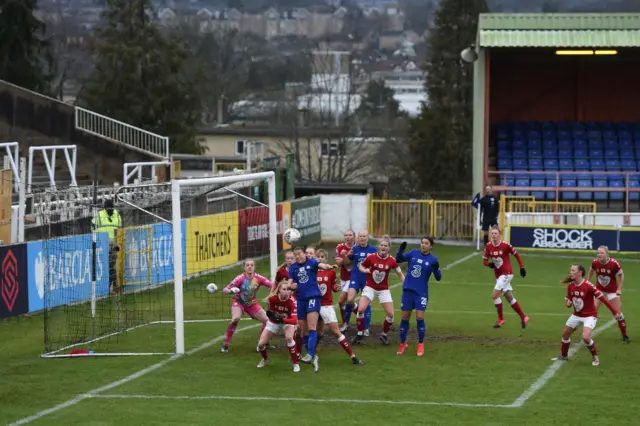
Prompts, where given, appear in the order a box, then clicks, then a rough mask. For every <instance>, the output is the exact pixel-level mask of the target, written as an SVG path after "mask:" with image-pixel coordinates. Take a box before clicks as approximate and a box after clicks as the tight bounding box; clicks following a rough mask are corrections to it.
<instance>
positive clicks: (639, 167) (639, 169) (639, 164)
mask: <svg viewBox="0 0 640 426" xmlns="http://www.w3.org/2000/svg"><path fill="white" fill-rule="evenodd" d="M637 164H638V167H636V170H638V171H640V160H638V163H637Z"/></svg>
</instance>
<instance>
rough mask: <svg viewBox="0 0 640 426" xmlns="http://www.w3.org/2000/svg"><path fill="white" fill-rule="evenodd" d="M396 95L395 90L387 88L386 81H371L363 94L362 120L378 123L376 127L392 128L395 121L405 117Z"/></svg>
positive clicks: (360, 108)
mask: <svg viewBox="0 0 640 426" xmlns="http://www.w3.org/2000/svg"><path fill="white" fill-rule="evenodd" d="M394 94H395V93H394V91H393V89H391V88H389V87H387V85H386V84H385V83H384V80H371V81H370V82H369V84H368V85H367V88H366V89H365V91H364V93H363V94H362V102H361V103H360V107H359V112H360V113H361V114H360V118H361V119H362V120H367V121H368V122H371V123H376V124H377V126H376V127H383V128H389V127H391V126H392V125H393V121H394V120H395V119H396V118H398V116H400V115H403V114H402V113H401V112H400V103H399V102H398V101H397V100H396V99H395V98H394Z"/></svg>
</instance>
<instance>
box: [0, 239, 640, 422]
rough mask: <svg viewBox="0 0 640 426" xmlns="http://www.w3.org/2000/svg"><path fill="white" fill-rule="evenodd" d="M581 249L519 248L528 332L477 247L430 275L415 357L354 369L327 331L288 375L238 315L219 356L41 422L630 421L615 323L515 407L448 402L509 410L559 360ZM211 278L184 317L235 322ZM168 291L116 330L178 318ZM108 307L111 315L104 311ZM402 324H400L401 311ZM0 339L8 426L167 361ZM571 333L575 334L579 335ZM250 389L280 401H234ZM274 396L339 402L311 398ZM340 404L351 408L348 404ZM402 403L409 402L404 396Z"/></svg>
mask: <svg viewBox="0 0 640 426" xmlns="http://www.w3.org/2000/svg"><path fill="white" fill-rule="evenodd" d="M470 253H472V251H471V249H470V248H462V247H443V246H438V248H437V255H438V256H439V257H440V263H441V265H447V264H450V263H452V262H455V261H457V260H459V259H461V258H463V257H465V256H467V255H469V254H470ZM570 255H571V254H570ZM581 256H584V255H580V254H576V255H575V260H572V259H574V258H567V257H570V256H567V257H560V256H558V255H557V254H541V255H538V254H530V255H529V254H527V253H524V260H525V264H526V266H527V270H528V275H527V277H526V278H525V279H521V278H519V277H517V278H515V279H514V283H513V285H514V289H515V291H514V294H515V296H516V298H517V299H518V300H519V301H520V303H521V305H522V307H523V308H524V310H525V312H526V313H527V314H528V315H529V316H530V317H531V322H530V323H529V326H528V328H527V329H526V330H522V329H521V328H520V324H519V320H518V318H517V316H516V315H515V314H514V313H513V312H511V311H510V309H509V308H508V307H505V312H506V313H507V316H506V320H507V321H506V324H505V326H504V327H503V328H502V329H499V330H495V329H493V328H492V325H493V323H494V322H495V312H494V309H493V304H492V301H491V297H490V294H491V290H492V288H493V283H494V279H493V274H492V272H491V271H489V270H488V269H487V268H483V267H482V262H481V260H480V257H479V255H475V256H474V257H472V258H470V259H468V260H466V261H464V262H461V263H458V264H456V265H455V266H453V267H451V268H450V269H447V270H445V271H444V278H443V281H442V282H441V283H437V282H435V281H434V282H433V283H432V285H431V293H430V302H429V310H428V311H427V326H428V331H427V333H428V336H429V340H428V342H427V345H426V353H425V356H424V357H423V358H417V357H416V356H415V344H414V343H413V342H411V345H410V348H409V350H408V352H407V354H405V355H404V356H402V357H400V356H397V355H396V354H395V351H396V349H397V346H396V344H397V336H396V335H394V336H392V337H393V339H392V345H391V346H389V347H385V346H382V345H380V344H379V342H378V341H377V338H376V337H375V336H372V337H371V338H370V339H369V340H368V341H367V342H366V343H365V344H364V345H361V346H356V347H355V350H356V353H357V355H358V356H359V357H360V358H362V359H363V361H364V362H365V364H364V365H363V366H354V365H351V364H350V362H349V360H348V358H347V357H346V355H345V354H344V352H343V351H342V350H341V349H340V348H339V347H338V346H337V345H335V343H333V342H331V340H332V339H331V338H329V337H328V336H326V337H325V341H324V342H323V344H322V345H321V347H320V349H319V355H320V359H321V362H320V365H321V369H320V372H319V373H318V374H314V373H313V372H312V371H311V369H310V367H309V366H306V365H303V366H302V372H301V373H300V374H297V375H294V374H293V373H292V372H291V367H290V365H289V364H288V362H287V360H288V356H287V353H286V351H285V350H283V349H279V350H274V351H272V353H271V360H270V364H269V365H268V367H267V368H265V369H263V370H258V369H256V364H257V362H258V361H259V355H258V354H256V352H255V345H256V342H257V338H258V333H259V330H260V329H259V327H257V326H256V323H255V322H252V321H242V322H241V324H240V327H247V326H253V327H252V328H250V329H247V330H244V331H241V332H239V333H237V334H236V336H235V338H234V341H233V345H232V348H231V352H230V353H228V354H221V353H220V352H219V342H218V341H215V343H213V344H211V345H210V346H208V347H206V348H204V349H201V350H199V351H197V352H195V353H192V354H191V355H189V356H186V357H183V358H180V359H177V360H175V361H172V362H169V363H166V364H163V365H162V366H160V367H159V368H156V369H155V370H153V371H150V372H148V373H147V374H144V375H141V376H140V377H138V378H136V379H134V380H129V381H127V382H126V383H123V384H121V385H120V386H115V387H113V388H110V389H107V390H104V391H103V392H100V393H99V394H97V396H100V395H103V396H105V395H106V396H109V395H111V396H112V397H109V398H102V397H100V398H98V397H95V398H86V399H82V400H81V401H79V402H77V403H75V404H72V405H69V406H67V407H65V408H61V409H59V410H56V411H54V412H52V413H50V414H48V415H46V416H43V417H41V418H40V419H37V420H35V421H33V424H67V425H68V424H90V425H91V424H95V425H98V424H100V425H107V424H118V425H122V424H127V425H128V424H131V425H147V424H149V425H152V424H159V423H176V424H178V423H180V424H203V425H204V424H206V425H210V424H215V425H238V424H240V423H242V424H244V423H246V424H253V423H256V422H259V423H261V424H279V425H300V424H309V425H314V424H375V425H387V424H398V423H413V424H419V425H423V424H428V425H439V424H443V425H519V424H526V425H550V424H570V425H573V424H585V423H593V424H599V425H606V424H611V425H613V424H615V425H625V424H629V425H631V424H637V423H636V422H637V420H634V418H633V417H631V416H632V413H633V412H636V410H637V409H638V405H639V404H638V402H636V398H635V393H636V392H637V387H638V385H637V384H638V379H639V378H640V377H639V375H640V374H639V371H640V370H639V368H638V359H640V357H639V356H638V355H640V353H639V351H638V349H637V346H636V345H637V344H636V343H635V342H634V343H632V344H630V345H626V344H624V343H623V342H622V340H621V338H620V333H619V331H618V329H617V327H616V326H615V325H613V326H611V327H609V328H607V329H605V330H603V331H602V332H601V333H600V334H599V335H598V336H597V337H596V338H595V340H596V342H597V345H598V348H599V350H600V353H601V365H600V367H598V368H594V367H592V366H591V363H590V356H589V354H588V352H587V351H586V350H584V349H582V350H579V351H578V352H577V353H576V355H575V356H574V357H573V359H572V360H571V361H570V362H568V363H567V364H565V365H563V366H562V367H561V368H560V369H559V370H558V371H557V373H556V374H555V375H554V376H553V377H552V378H551V379H550V380H549V381H548V382H546V383H545V385H544V386H543V387H542V388H540V389H539V391H538V392H536V393H535V394H534V395H533V396H532V397H531V398H530V399H528V400H527V401H526V402H525V403H524V405H523V406H521V407H518V408H514V407H509V408H503V407H495V406H494V407H478V406H473V407H466V406H450V405H445V404H449V403H458V404H489V405H511V404H513V403H514V401H516V399H517V398H518V397H519V396H520V395H521V394H523V392H525V391H526V390H527V389H528V388H529V387H530V386H531V385H532V384H533V383H534V382H536V380H538V379H539V378H540V376H542V375H543V374H544V373H545V372H546V371H547V369H548V368H549V367H550V366H551V365H552V362H551V361H550V358H551V357H553V356H555V355H556V354H557V353H558V351H559V343H560V342H559V341H560V333H561V330H562V326H563V325H564V322H565V321H566V319H567V317H568V315H569V312H568V311H567V310H566V309H565V308H564V300H563V296H564V290H565V288H564V286H563V285H560V284H558V281H559V280H560V278H561V277H562V276H564V274H565V273H566V271H567V269H568V267H569V264H570V263H571V262H573V261H579V262H582V263H583V264H586V265H588V263H589V259H590V258H581ZM617 258H618V259H619V260H620V261H621V262H622V264H623V267H624V270H625V274H626V277H627V281H626V284H625V292H624V296H623V307H624V313H625V316H626V318H627V321H628V324H629V330H630V334H631V337H632V338H633V337H634V335H635V334H636V333H635V332H634V330H636V327H635V325H636V324H638V323H640V301H639V296H640V293H639V292H638V288H637V287H636V285H635V277H637V276H639V274H640V262H639V261H638V258H637V257H636V258H626V257H623V256H618V257H617ZM235 272H236V271H227V272H224V275H222V274H219V275H218V276H216V277H215V280H216V282H218V283H221V282H225V281H228V278H230V277H231V275H233V274H234V273H235ZM210 279H211V278H201V279H194V280H191V281H190V282H189V283H188V285H187V289H186V290H185V312H186V313H187V314H186V317H187V319H205V318H220V319H223V318H226V317H227V316H228V306H229V305H228V303H229V299H228V298H222V297H221V296H220V295H219V294H218V295H214V296H210V295H208V294H207V293H204V292H203V291H202V289H203V288H204V285H205V284H206V283H207V282H208V280H210ZM171 293H172V288H171V287H166V288H164V289H157V290H156V292H155V293H151V292H150V293H148V294H146V295H142V296H140V297H141V298H142V300H144V304H143V306H144V308H145V309H144V311H143V313H142V314H140V315H139V316H138V317H132V318H129V319H128V320H126V321H124V320H123V319H122V318H120V319H117V322H116V320H113V322H111V323H110V324H111V325H110V326H113V325H114V324H117V325H120V326H121V325H123V324H125V323H126V324H127V325H132V324H136V323H138V322H142V321H147V320H149V319H156V318H158V317H161V318H162V319H170V318H171V314H172V310H173V304H172V303H170V300H171ZM393 294H394V299H395V301H396V305H397V308H399V302H400V291H399V288H396V289H394V291H393ZM143 296H144V297H143ZM137 300H139V299H135V298H134V297H133V296H131V297H130V300H128V301H124V302H123V304H122V306H128V307H129V308H127V309H124V310H125V311H127V312H130V313H131V314H133V312H134V309H133V308H134V306H135V302H136V301H137ZM104 303H107V302H106V301H105V302H104ZM78 309H82V308H81V307H78ZM103 309H104V310H105V311H104V312H106V309H107V305H105V306H103ZM138 310H139V308H138ZM158 312H161V315H159V314H158ZM600 313H601V318H600V322H599V327H601V326H603V325H605V324H606V323H608V322H609V321H610V320H611V315H610V314H609V312H608V311H607V310H606V309H605V308H603V309H602V310H601V312H600ZM55 316H57V317H56V318H55V321H56V324H57V326H56V328H55V330H56V331H57V332H59V333H62V330H63V325H64V321H65V319H64V318H63V317H64V316H63V312H62V310H61V311H60V312H57V313H55ZM382 318H383V314H382V311H381V309H379V308H377V307H376V309H375V310H374V319H373V324H374V325H377V324H380V323H381V321H382ZM396 318H397V319H398V321H397V322H399V313H398V316H397V317H396ZM127 321H128V322H127ZM411 325H412V329H411V331H410V336H415V321H414V320H412V322H411ZM185 328H186V345H187V350H194V349H196V348H198V347H201V345H203V344H205V343H207V342H211V341H212V340H213V339H215V338H217V337H219V336H222V335H223V333H224V330H225V328H226V323H225V322H212V323H192V324H186V325H185ZM172 333H173V330H172V326H171V325H154V326H147V327H143V328H141V329H138V330H135V331H133V332H131V333H128V334H127V335H126V337H122V336H120V337H119V338H117V339H115V338H114V339H113V340H112V341H110V342H109V343H108V345H107V344H104V345H102V346H101V347H100V348H101V349H105V350H109V351H114V350H116V351H117V350H123V351H124V350H137V351H148V350H151V349H154V350H155V349H158V348H162V349H165V350H169V349H170V347H171V345H172V343H173V340H172ZM0 336H2V339H1V340H0V342H1V343H0V377H1V379H0V423H11V422H14V421H17V420H19V419H22V418H25V417H27V416H31V415H33V414H35V413H38V412H40V411H42V410H46V409H49V408H51V407H54V406H56V405H57V404H62V403H65V402H66V401H68V400H71V399H73V398H75V397H76V396H77V395H81V394H84V393H86V392H90V391H93V390H95V389H97V388H99V387H101V386H105V385H109V384H111V383H113V382H115V381H117V380H120V379H123V378H126V377H128V376H130V375H131V374H134V373H137V372H139V371H140V370H142V369H144V368H147V367H150V366H152V365H154V364H156V363H158V362H160V361H162V360H166V359H167V357H161V356H154V357H118V358H113V357H103V358H99V359H98V358H83V359H59V360H45V359H41V358H39V355H40V354H41V353H42V342H43V317H42V316H41V315H36V316H32V317H23V318H19V319H17V320H16V319H13V320H11V321H6V322H3V323H0ZM574 341H578V335H577V334H576V335H575V336H574ZM127 395H137V396H143V397H145V398H131V397H127ZM94 396H95V395H94ZM116 396H121V398H116ZM154 396H155V397H157V396H169V397H188V398H184V399H179V398H173V399H172V398H169V399H160V398H154ZM211 397H235V398H236V399H213V398H211ZM245 397H249V398H252V397H254V398H262V397H266V398H272V399H271V400H269V399H266V400H243V399H239V398H245ZM274 398H302V399H311V400H318V399H320V400H322V399H324V400H327V399H331V400H332V401H322V402H318V403H315V402H309V401H284V400H282V401H278V400H273V399H274ZM344 400H351V402H342V401H344ZM356 400H360V402H357V401H356ZM372 401H385V403H382V402H372ZM403 401H404V402H407V403H406V404H398V403H399V402H403ZM427 403H432V405H429V404H427Z"/></svg>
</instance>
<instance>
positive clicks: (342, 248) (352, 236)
mask: <svg viewBox="0 0 640 426" xmlns="http://www.w3.org/2000/svg"><path fill="white" fill-rule="evenodd" d="M355 242H356V233H355V232H353V230H351V229H347V230H346V231H345V232H344V242H343V243H340V244H338V246H337V247H336V263H337V264H338V266H340V285H341V287H342V292H341V293H340V298H339V299H338V306H339V307H340V318H341V319H342V323H343V324H345V323H346V316H345V312H344V310H345V308H344V306H345V305H346V304H347V295H348V294H349V283H350V282H351V267H352V265H350V264H348V263H347V262H345V261H344V258H345V257H346V256H347V253H349V251H350V250H351V248H352V247H353V245H354V244H355Z"/></svg>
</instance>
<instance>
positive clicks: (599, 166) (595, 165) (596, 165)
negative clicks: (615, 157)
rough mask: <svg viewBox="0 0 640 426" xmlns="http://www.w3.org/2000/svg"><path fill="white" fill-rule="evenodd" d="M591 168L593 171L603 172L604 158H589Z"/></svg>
mask: <svg viewBox="0 0 640 426" xmlns="http://www.w3.org/2000/svg"><path fill="white" fill-rule="evenodd" d="M591 170H592V171H594V172H603V171H604V170H605V167H604V160H591Z"/></svg>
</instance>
